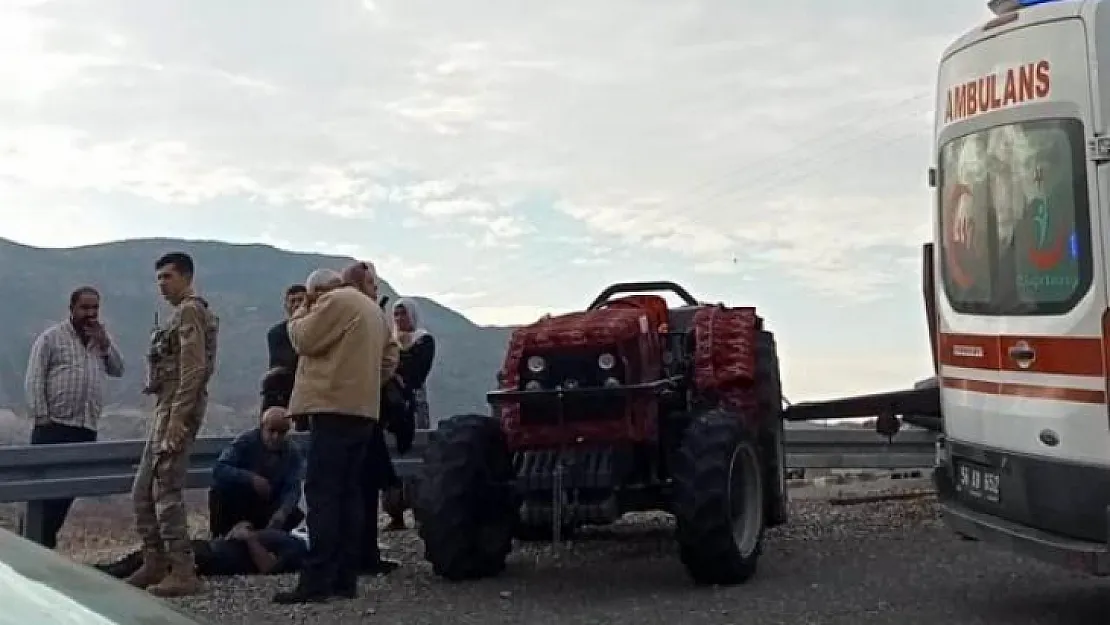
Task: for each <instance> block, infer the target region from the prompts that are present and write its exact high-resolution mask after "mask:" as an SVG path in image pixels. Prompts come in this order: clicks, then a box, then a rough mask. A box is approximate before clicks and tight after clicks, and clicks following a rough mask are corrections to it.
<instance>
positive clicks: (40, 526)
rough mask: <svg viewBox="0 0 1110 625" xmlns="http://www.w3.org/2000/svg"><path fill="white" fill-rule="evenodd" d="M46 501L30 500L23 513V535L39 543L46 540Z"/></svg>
mask: <svg viewBox="0 0 1110 625" xmlns="http://www.w3.org/2000/svg"><path fill="white" fill-rule="evenodd" d="M45 504H46V502H45V501H28V502H27V513H26V514H24V515H23V537H24V538H26V539H28V540H32V541H34V542H36V543H38V544H40V545H41V544H43V543H44V542H45V541H46V514H45V512H46V510H45Z"/></svg>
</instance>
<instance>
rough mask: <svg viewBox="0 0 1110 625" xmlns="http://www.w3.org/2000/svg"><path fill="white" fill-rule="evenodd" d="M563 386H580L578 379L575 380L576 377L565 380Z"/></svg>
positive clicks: (569, 387) (568, 387)
mask: <svg viewBox="0 0 1110 625" xmlns="http://www.w3.org/2000/svg"><path fill="white" fill-rule="evenodd" d="M563 388H566V389H572V388H578V380H575V379H574V378H570V379H568V380H567V381H566V382H563Z"/></svg>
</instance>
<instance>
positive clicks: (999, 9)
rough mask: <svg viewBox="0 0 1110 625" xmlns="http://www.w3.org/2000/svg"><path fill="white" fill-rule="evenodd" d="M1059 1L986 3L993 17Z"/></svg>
mask: <svg viewBox="0 0 1110 625" xmlns="http://www.w3.org/2000/svg"><path fill="white" fill-rule="evenodd" d="M1059 1H1060V0H990V1H989V2H987V6H988V7H990V10H991V12H993V13H994V14H995V15H1006V14H1007V13H1013V12H1014V11H1017V10H1018V9H1023V8H1025V7H1031V6H1036V5H1038V4H1046V3H1048V2H1059Z"/></svg>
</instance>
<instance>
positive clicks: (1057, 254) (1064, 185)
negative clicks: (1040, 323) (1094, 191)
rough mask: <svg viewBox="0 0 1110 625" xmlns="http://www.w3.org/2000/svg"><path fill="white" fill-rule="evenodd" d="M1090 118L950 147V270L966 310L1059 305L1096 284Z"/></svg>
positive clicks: (944, 224) (956, 301)
mask: <svg viewBox="0 0 1110 625" xmlns="http://www.w3.org/2000/svg"><path fill="white" fill-rule="evenodd" d="M1084 150H1085V147H1084V140H1083V126H1082V124H1081V123H1080V122H1079V121H1078V120H1074V119H1041V120H1036V121H1026V122H1018V123H1014V124H1007V125H1002V126H995V127H992V128H988V129H985V130H981V131H978V132H974V133H971V134H968V135H964V136H961V137H956V138H954V139H951V140H950V141H948V142H947V143H945V144H944V146H943V147H941V150H940V158H939V159H938V162H939V167H938V174H939V180H938V183H939V184H938V188H939V189H940V193H939V210H940V226H941V240H940V242H939V243H940V252H941V276H942V280H943V282H944V290H945V293H946V294H947V296H948V301H949V303H950V304H951V305H952V307H953V309H955V310H956V311H957V312H961V313H968V314H980V315H1054V314H1063V313H1066V312H1068V311H1069V310H1071V309H1072V308H1073V307H1074V306H1075V305H1076V304H1077V303H1078V302H1079V300H1080V299H1081V298H1082V297H1083V295H1084V294H1085V293H1086V292H1087V289H1088V288H1090V286H1091V264H1092V259H1091V250H1090V243H1089V241H1090V219H1089V215H1088V206H1089V204H1088V201H1087V176H1086V158H1085V151H1084Z"/></svg>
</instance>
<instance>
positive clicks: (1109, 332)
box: [1102, 309, 1110, 426]
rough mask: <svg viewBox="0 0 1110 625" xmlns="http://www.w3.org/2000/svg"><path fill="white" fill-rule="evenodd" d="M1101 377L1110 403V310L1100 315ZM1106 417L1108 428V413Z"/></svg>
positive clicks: (1109, 414)
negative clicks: (1104, 382)
mask: <svg viewBox="0 0 1110 625" xmlns="http://www.w3.org/2000/svg"><path fill="white" fill-rule="evenodd" d="M1102 376H1103V378H1104V379H1105V381H1106V392H1107V396H1106V397H1107V402H1108V403H1110V309H1107V310H1106V311H1104V312H1103V313H1102ZM1106 416H1107V425H1108V426H1110V412H1108V413H1107V415H1106Z"/></svg>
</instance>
